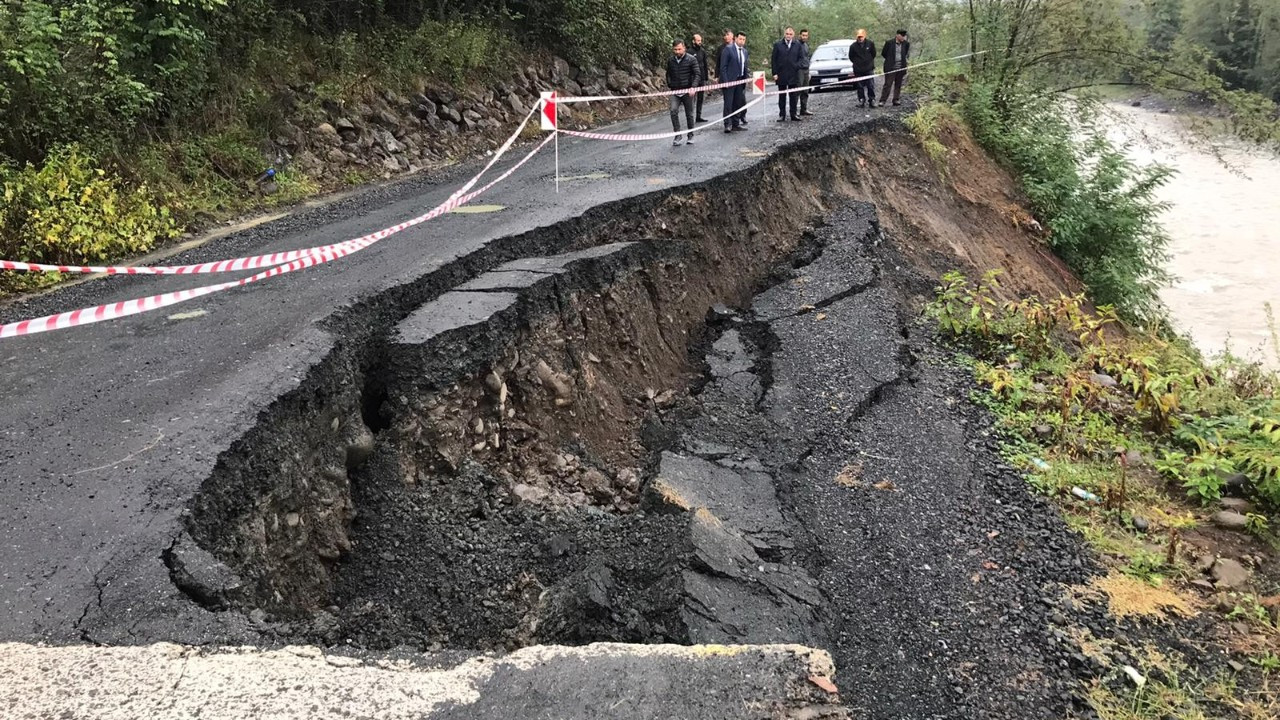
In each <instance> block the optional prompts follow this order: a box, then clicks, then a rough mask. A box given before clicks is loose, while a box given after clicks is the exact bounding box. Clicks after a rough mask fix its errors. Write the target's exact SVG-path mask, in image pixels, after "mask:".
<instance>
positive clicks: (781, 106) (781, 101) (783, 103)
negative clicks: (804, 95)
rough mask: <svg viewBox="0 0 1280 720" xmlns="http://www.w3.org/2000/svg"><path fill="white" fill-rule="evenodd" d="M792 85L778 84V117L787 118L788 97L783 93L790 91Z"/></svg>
mask: <svg viewBox="0 0 1280 720" xmlns="http://www.w3.org/2000/svg"><path fill="white" fill-rule="evenodd" d="M790 87H791V86H790V85H788V84H787V83H784V82H779V83H778V117H780V118H785V117H786V116H787V97H789V96H788V95H784V94H783V92H784V91H785V90H788V89H790Z"/></svg>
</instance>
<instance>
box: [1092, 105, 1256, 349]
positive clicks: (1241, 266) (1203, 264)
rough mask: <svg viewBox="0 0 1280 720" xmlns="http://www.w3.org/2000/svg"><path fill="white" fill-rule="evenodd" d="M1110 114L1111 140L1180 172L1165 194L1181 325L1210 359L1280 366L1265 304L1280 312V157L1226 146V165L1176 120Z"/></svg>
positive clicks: (1140, 110)
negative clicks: (1221, 356) (1230, 357)
mask: <svg viewBox="0 0 1280 720" xmlns="http://www.w3.org/2000/svg"><path fill="white" fill-rule="evenodd" d="M1111 109H1112V110H1114V116H1113V118H1114V122H1113V124H1112V127H1111V133H1112V135H1113V138H1114V139H1117V140H1129V141H1132V144H1131V146H1130V148H1129V155H1130V157H1132V158H1133V159H1135V160H1137V161H1138V162H1140V163H1150V162H1160V163H1164V164H1165V165H1168V166H1170V167H1172V168H1173V169H1174V170H1176V171H1177V174H1176V175H1174V177H1173V178H1172V179H1171V180H1170V181H1169V183H1168V184H1167V185H1165V186H1164V187H1163V188H1162V189H1161V190H1160V192H1159V197H1160V199H1161V200H1164V201H1166V202H1168V203H1169V209H1168V210H1167V211H1166V212H1165V214H1164V218H1163V219H1164V226H1165V229H1166V230H1167V231H1168V233H1169V236H1170V238H1171V242H1170V244H1169V252H1170V255H1171V257H1170V260H1169V265H1168V268H1169V271H1170V272H1171V273H1172V274H1173V275H1174V280H1173V282H1172V284H1170V285H1169V287H1166V288H1165V289H1164V290H1163V292H1162V293H1161V297H1162V298H1163V300H1164V302H1165V303H1166V304H1167V305H1168V306H1169V310H1170V312H1171V314H1172V317H1173V320H1174V323H1175V324H1176V325H1177V327H1178V328H1179V330H1180V331H1182V332H1184V333H1187V334H1189V335H1190V336H1191V338H1192V340H1193V341H1194V342H1195V343H1196V345H1197V346H1198V347H1199V348H1200V349H1201V350H1202V351H1204V352H1206V353H1209V354H1217V353H1220V352H1221V351H1222V350H1223V348H1225V347H1228V345H1229V346H1230V348H1231V350H1232V352H1234V353H1235V354H1237V355H1243V356H1246V357H1250V358H1261V359H1262V360H1264V362H1266V363H1267V364H1268V365H1270V366H1272V367H1280V359H1277V358H1276V357H1275V353H1273V352H1272V351H1271V350H1270V337H1271V336H1270V332H1269V330H1268V325H1267V318H1266V303H1270V304H1271V306H1272V308H1273V309H1274V310H1275V312H1276V313H1280V200H1278V199H1277V198H1278V196H1280V158H1276V157H1274V156H1268V155H1261V154H1258V153H1251V152H1248V151H1247V150H1246V149H1244V148H1242V147H1228V148H1226V149H1225V150H1224V152H1223V154H1222V159H1221V160H1220V159H1218V158H1216V157H1214V155H1213V154H1211V153H1210V152H1209V151H1207V150H1206V149H1203V148H1200V147H1197V145H1196V144H1195V143H1193V142H1191V141H1190V140H1189V138H1188V136H1187V134H1186V132H1185V130H1184V127H1183V124H1182V122H1181V121H1180V120H1179V118H1178V116H1177V115H1175V114H1165V113H1161V112H1158V111H1156V110H1149V109H1147V108H1144V107H1131V106H1129V105H1118V104H1117V105H1112V106H1111ZM1223 161H1225V164H1224V162H1223Z"/></svg>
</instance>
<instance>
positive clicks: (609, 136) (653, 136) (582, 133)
mask: <svg viewBox="0 0 1280 720" xmlns="http://www.w3.org/2000/svg"><path fill="white" fill-rule="evenodd" d="M982 52H986V51H985V50H984V51H982ZM978 54H981V53H967V54H964V55H957V56H956V57H951V58H942V59H940V60H930V61H928V62H923V63H918V64H916V65H913V66H912V68H921V67H925V66H927V65H934V64H936V63H941V62H949V61H952V60H962V59H964V58H967V57H972V56H974V55H978ZM912 68H908V69H912ZM890 72H906V71H905V70H891V71H890ZM885 74H886V73H883V72H879V73H873V74H871V75H863V76H860V77H852V78H846V79H844V80H838V81H836V82H833V83H829V84H827V85H823V86H822V87H835V86H836V85H846V84H849V83H854V82H859V81H862V80H869V79H871V78H875V77H881V76H883V75H885ZM814 87H815V86H812V85H806V86H805V87H802V88H793V89H789V90H775V91H769V92H766V93H765V95H764V96H763V97H760V98H757V99H755V100H752V101H751V102H749V103H747V104H746V105H745V106H743V107H741V108H739V109H737V110H735V111H733V112H731V113H729V114H728V115H725V116H724V117H722V118H718V119H716V120H712V121H711V122H708V123H705V124H703V125H695V126H693V127H692V128H690V129H688V130H674V131H671V132H661V133H643V134H624V133H599V132H591V131H589V130H564V129H561V130H560V132H561V133H563V134H565V135H572V136H574V137H580V138H587V139H589V140H613V141H617V142H637V141H644V140H665V139H668V138H674V137H679V136H681V135H686V134H688V133H691V132H699V131H702V130H706V129H707V128H710V127H715V126H716V125H718V124H720V123H722V122H724V121H725V120H727V119H728V118H730V117H732V116H734V115H737V114H738V113H740V112H746V111H747V110H748V109H749V108H751V107H752V106H754V105H757V104H759V103H760V102H762V101H764V100H765V99H767V98H770V97H778V96H780V95H788V94H790V93H793V92H803V91H805V90H812V89H813V88H814ZM688 92H689V91H688V90H677V91H675V93H674V94H679V93H685V94H688ZM560 101H561V102H563V98H561V100H560Z"/></svg>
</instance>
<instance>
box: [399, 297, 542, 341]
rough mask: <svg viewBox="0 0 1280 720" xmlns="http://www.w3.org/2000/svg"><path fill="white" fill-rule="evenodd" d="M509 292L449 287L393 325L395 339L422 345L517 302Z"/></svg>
mask: <svg viewBox="0 0 1280 720" xmlns="http://www.w3.org/2000/svg"><path fill="white" fill-rule="evenodd" d="M516 297H517V296H516V294H515V293H509V292H496V293H494V292H459V291H456V290H452V291H450V292H447V293H445V294H443V295H441V296H440V297H438V298H436V299H435V300H432V301H431V302H429V303H427V304H426V305H423V306H422V307H420V308H418V309H417V310H415V311H413V314H412V315H410V316H409V317H407V318H405V319H404V320H401V321H400V324H399V325H397V326H396V330H395V337H396V342H398V343H399V344H401V345H421V344H422V343H425V342H427V341H428V340H430V339H431V338H434V337H436V336H437V335H440V334H441V333H445V332H448V331H449V330H456V329H458V328H462V327H467V326H468V325H478V324H480V323H482V322H484V321H486V320H488V319H489V318H491V317H493V316H494V315H495V314H497V313H499V312H501V311H503V310H506V309H507V308H509V307H511V306H512V305H514V304H515V302H516Z"/></svg>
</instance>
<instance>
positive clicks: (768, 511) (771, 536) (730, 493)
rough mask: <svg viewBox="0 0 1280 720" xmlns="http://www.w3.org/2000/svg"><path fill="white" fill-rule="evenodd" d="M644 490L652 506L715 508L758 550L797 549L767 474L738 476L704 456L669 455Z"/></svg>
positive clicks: (721, 517)
mask: <svg viewBox="0 0 1280 720" xmlns="http://www.w3.org/2000/svg"><path fill="white" fill-rule="evenodd" d="M645 492H646V501H647V503H648V504H649V506H650V507H659V506H661V505H671V506H674V507H679V508H682V509H696V508H706V509H707V510H710V511H711V514H713V515H715V516H716V517H717V518H719V519H720V520H722V521H724V522H726V523H728V524H729V525H731V526H733V527H734V528H735V529H736V530H737V531H738V532H740V533H742V535H743V537H745V538H746V539H747V540H748V541H750V542H751V544H752V546H753V547H754V549H756V550H757V551H768V550H786V549H790V548H792V547H794V546H795V544H794V543H793V542H792V540H791V538H790V537H788V535H787V532H786V527H787V526H786V521H785V520H783V518H782V512H781V510H780V505H779V503H778V495H777V492H776V491H775V490H774V486H773V479H772V478H770V477H769V476H768V475H766V474H765V473H762V472H752V471H749V470H744V471H741V472H738V471H735V470H731V469H729V468H726V467H722V466H720V465H717V464H715V463H712V462H708V461H707V460H704V459H702V458H696V457H686V456H684V455H677V454H676V453H672V452H664V453H663V454H662V459H661V461H660V463H659V466H658V474H657V476H656V477H655V478H654V479H653V482H651V483H650V484H649V486H648V487H647V488H646V491H645Z"/></svg>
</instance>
